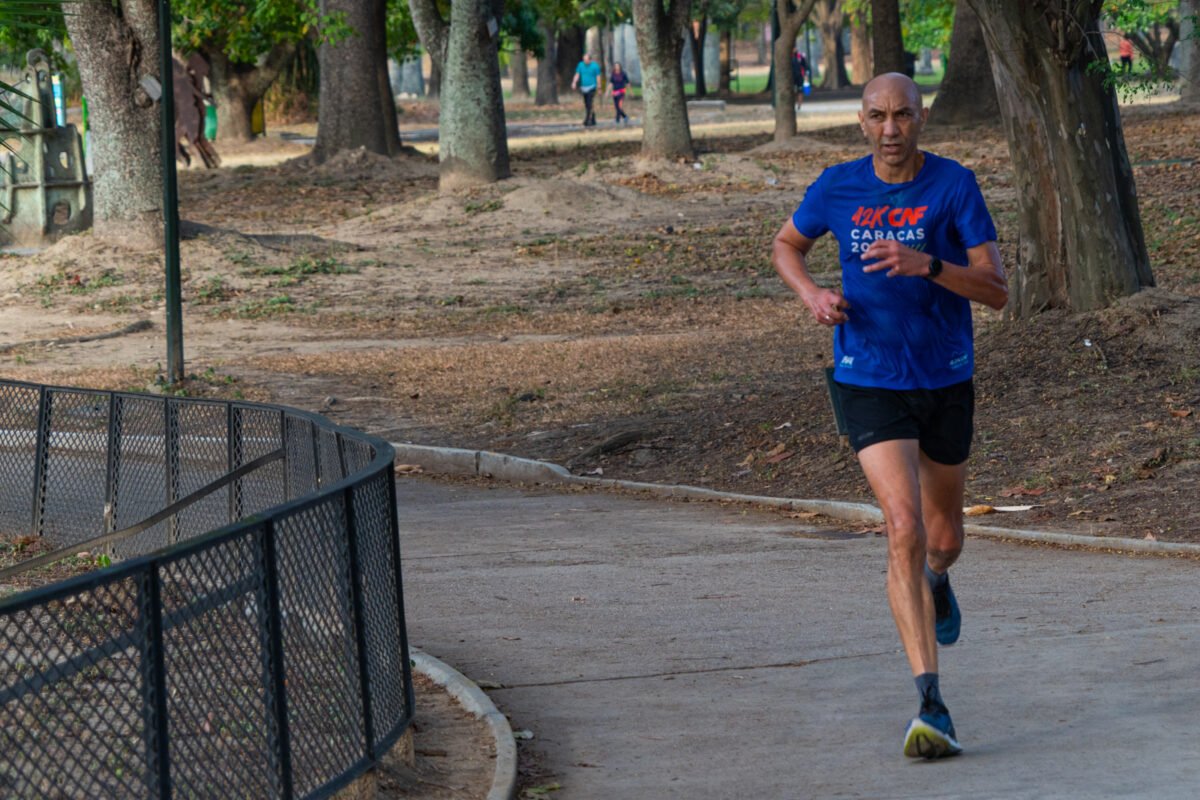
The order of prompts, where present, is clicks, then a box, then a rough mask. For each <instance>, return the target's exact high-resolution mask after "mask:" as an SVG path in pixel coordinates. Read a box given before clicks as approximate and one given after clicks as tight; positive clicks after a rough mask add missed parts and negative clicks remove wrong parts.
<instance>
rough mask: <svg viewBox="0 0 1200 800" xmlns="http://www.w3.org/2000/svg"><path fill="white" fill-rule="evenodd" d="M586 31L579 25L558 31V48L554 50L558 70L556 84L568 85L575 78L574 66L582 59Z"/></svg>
mask: <svg viewBox="0 0 1200 800" xmlns="http://www.w3.org/2000/svg"><path fill="white" fill-rule="evenodd" d="M586 39H587V31H586V30H585V29H583V28H581V27H578V26H576V27H571V28H566V29H564V30H561V31H559V32H558V48H557V49H556V50H555V51H554V64H555V69H557V70H558V85H559V86H570V85H571V81H572V80H574V78H575V68H576V67H577V66H579V62H580V61H582V60H583V51H584V49H585V44H586Z"/></svg>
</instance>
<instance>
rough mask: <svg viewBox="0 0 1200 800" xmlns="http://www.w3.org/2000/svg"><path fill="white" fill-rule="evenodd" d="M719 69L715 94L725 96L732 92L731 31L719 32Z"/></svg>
mask: <svg viewBox="0 0 1200 800" xmlns="http://www.w3.org/2000/svg"><path fill="white" fill-rule="evenodd" d="M720 53H721V69H720V71H719V72H718V75H719V76H720V77H719V78H717V94H721V95H726V94H729V93H730V91H732V86H731V80H730V79H731V77H732V69H733V31H731V30H729V29H728V28H726V29H725V30H723V31H721V50H720Z"/></svg>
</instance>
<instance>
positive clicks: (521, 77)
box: [508, 44, 530, 100]
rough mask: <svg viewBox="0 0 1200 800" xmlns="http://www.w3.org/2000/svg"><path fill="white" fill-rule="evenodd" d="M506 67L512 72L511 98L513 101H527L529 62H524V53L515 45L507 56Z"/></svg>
mask: <svg viewBox="0 0 1200 800" xmlns="http://www.w3.org/2000/svg"><path fill="white" fill-rule="evenodd" d="M508 66H509V69H510V70H511V72H512V96H513V98H514V99H516V98H521V99H524V100H528V99H529V96H530V92H529V62H528V61H526V60H525V51H524V50H522V49H521V45H519V44H518V45H517V46H516V48H515V49H514V50H513V51H512V55H511V56H509V59H508Z"/></svg>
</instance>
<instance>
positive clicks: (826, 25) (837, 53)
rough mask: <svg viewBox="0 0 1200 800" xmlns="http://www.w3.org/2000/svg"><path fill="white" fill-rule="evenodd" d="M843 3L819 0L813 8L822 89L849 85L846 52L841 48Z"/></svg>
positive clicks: (842, 87) (842, 0)
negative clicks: (819, 55) (818, 36)
mask: <svg viewBox="0 0 1200 800" xmlns="http://www.w3.org/2000/svg"><path fill="white" fill-rule="evenodd" d="M844 5H845V3H844V0H820V2H818V3H817V4H816V6H814V8H813V16H814V17H815V19H816V23H817V29H818V30H820V31H821V88H822V89H844V88H845V87H847V86H849V85H850V76H849V75H847V74H846V52H845V50H843V49H842V17H843V16H844V11H843V7H844Z"/></svg>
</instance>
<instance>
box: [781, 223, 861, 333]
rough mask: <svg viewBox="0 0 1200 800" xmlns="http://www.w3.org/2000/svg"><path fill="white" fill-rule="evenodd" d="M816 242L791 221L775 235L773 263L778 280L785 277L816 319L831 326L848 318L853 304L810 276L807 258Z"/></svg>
mask: <svg viewBox="0 0 1200 800" xmlns="http://www.w3.org/2000/svg"><path fill="white" fill-rule="evenodd" d="M814 243H815V240H813V239H810V238H808V237H807V236H805V235H804V234H802V233H800V231H798V230H797V229H796V225H795V223H794V222H792V220H791V219H790V218H789V219H788V221H787V222H785V223H784V225H783V227H782V228H781V229H780V230H779V233H777V234H775V242H774V244H773V245H772V248H771V263H772V264H774V266H775V271H776V272H778V273H779V277H781V278H783V282H784V283H786V284H787V285H788V286H789V287H790V288H791V290H792V291H793V292H795V293H796V294H797V295H799V296H800V299H801V300H802V301H803V302H804V305H805V306H807V307H808V310H809V313H811V314H812V315H813V319H814V320H816V321H817V322H819V323H820V324H822V325H829V326H831V327H832V326H834V325H838V324H841V323H843V322H845V321H846V320H848V319H849V317H847V316H846V310H847V309H848V308H850V304H849V303H847V302H846V298H845V297H843V296H842V293H841V292H836V291H834V290H832V289H822V288H821V287H820V286H817V284H816V282H815V281H814V280H813V279H812V276H811V275H810V274H809V272H808V262H807V260H806V256H807V255H808V251H809V250H811V249H812V246H813V244H814Z"/></svg>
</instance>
